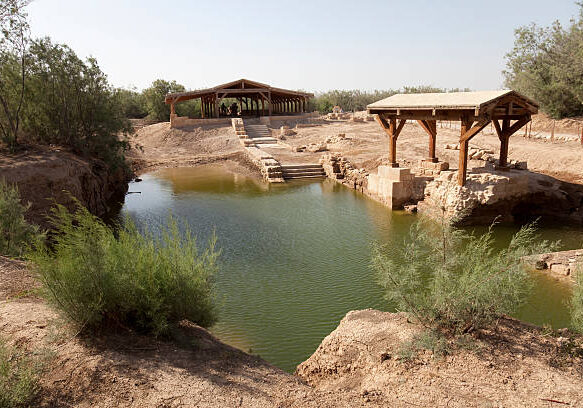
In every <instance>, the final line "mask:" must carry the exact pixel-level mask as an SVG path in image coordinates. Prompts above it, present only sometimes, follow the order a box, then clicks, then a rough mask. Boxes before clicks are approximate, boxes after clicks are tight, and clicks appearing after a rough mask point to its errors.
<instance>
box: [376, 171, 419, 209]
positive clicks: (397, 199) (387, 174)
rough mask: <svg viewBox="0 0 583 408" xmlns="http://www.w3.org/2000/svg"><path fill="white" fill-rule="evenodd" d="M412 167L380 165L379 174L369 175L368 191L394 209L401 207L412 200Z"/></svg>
mask: <svg viewBox="0 0 583 408" xmlns="http://www.w3.org/2000/svg"><path fill="white" fill-rule="evenodd" d="M414 178H415V176H414V175H413V174H412V173H411V169H409V168H406V167H390V166H379V167H378V170H377V174H370V175H369V176H368V192H369V194H370V195H372V196H373V197H376V198H378V199H379V200H380V201H382V202H383V203H385V204H386V205H388V206H389V207H390V208H392V209H401V208H403V206H404V205H405V204H408V203H409V202H411V200H412V197H413V191H414Z"/></svg>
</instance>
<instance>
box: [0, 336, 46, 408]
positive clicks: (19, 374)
mask: <svg viewBox="0 0 583 408" xmlns="http://www.w3.org/2000/svg"><path fill="white" fill-rule="evenodd" d="M39 373H40V368H39V367H38V364H37V363H36V362H35V361H34V360H33V359H31V358H28V357H26V356H25V355H23V354H22V353H19V352H18V350H16V349H15V348H12V347H8V346H7V345H6V344H5V343H4V341H3V340H2V339H0V408H15V407H28V406H31V404H32V403H33V401H34V398H35V397H36V395H37V392H38V390H39V383H38V376H39Z"/></svg>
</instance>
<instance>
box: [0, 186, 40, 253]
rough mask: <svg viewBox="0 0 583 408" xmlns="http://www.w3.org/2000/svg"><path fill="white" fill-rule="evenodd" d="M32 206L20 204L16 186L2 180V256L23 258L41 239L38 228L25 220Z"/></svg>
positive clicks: (0, 199)
mask: <svg viewBox="0 0 583 408" xmlns="http://www.w3.org/2000/svg"><path fill="white" fill-rule="evenodd" d="M29 206H30V205H23V204H22V203H21V202H20V195H19V194H18V189H17V188H16V186H12V185H10V184H8V183H6V181H5V180H4V179H0V254H1V255H5V256H10V257H21V256H22V255H23V254H24V252H25V250H26V249H27V247H28V246H29V245H31V244H32V243H33V242H34V241H35V240H36V239H37V238H39V237H40V235H39V231H38V228H37V227H36V226H33V225H31V224H29V223H28V222H27V221H26V220H25V219H24V214H25V213H26V211H27V210H28V208H29Z"/></svg>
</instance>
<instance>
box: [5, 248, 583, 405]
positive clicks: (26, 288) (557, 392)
mask: <svg viewBox="0 0 583 408" xmlns="http://www.w3.org/2000/svg"><path fill="white" fill-rule="evenodd" d="M35 287H38V283H37V282H36V280H35V279H34V278H33V277H32V276H31V275H30V273H29V271H28V270H27V268H26V265H25V264H24V263H22V262H17V261H11V260H8V259H6V258H2V257H0V336H1V337H3V338H6V339H9V344H10V345H17V346H18V347H21V348H22V349H24V350H26V351H28V352H30V353H35V354H37V355H38V354H39V353H40V354H41V355H43V356H45V358H46V357H48V358H49V363H48V364H47V366H46V371H45V372H44V373H43V374H42V377H41V392H40V395H39V400H38V401H36V404H37V405H38V406H47V407H48V406H80V407H118V406H120V407H126V406H127V407H129V406H132V407H178V406H192V407H388V406H390V407H410V406H420V407H436V406H449V407H468V406H513V407H547V406H549V404H551V402H549V401H551V400H553V401H560V402H561V403H563V404H569V406H581V404H583V394H582V393H581V389H582V387H583V377H582V373H583V366H582V364H583V361H582V360H581V357H580V356H579V357H573V356H570V355H569V354H568V350H569V347H570V346H568V345H570V344H572V343H566V341H567V340H566V337H563V338H555V337H553V336H552V335H549V334H544V333H543V332H542V331H541V329H539V328H536V327H533V326H529V325H526V324H523V323H520V322H517V321H515V320H512V319H502V320H500V321H499V323H498V325H497V328H496V330H493V331H485V332H482V333H478V334H477V335H476V337H477V339H478V340H477V342H476V343H475V344H474V345H473V346H472V347H471V349H472V350H471V351H470V350H459V351H456V352H454V353H453V354H451V355H448V356H446V357H444V358H440V357H438V356H435V355H434V354H433V353H432V352H430V351H425V352H423V353H421V355H420V356H419V358H417V359H414V360H410V361H408V360H400V359H399V358H398V354H399V353H398V350H399V348H400V347H402V343H403V342H405V341H407V340H409V339H410V338H411V336H413V335H414V334H415V333H417V332H419V331H420V328H419V326H417V325H415V324H412V323H410V322H409V321H408V320H407V318H406V317H405V316H404V315H402V314H393V313H386V312H379V311H375V310H364V311H356V312H350V313H349V314H348V315H347V316H346V317H345V318H344V319H343V320H342V322H341V324H340V326H339V327H338V328H337V329H336V330H335V331H334V332H332V333H331V334H330V335H329V336H328V337H326V339H324V341H323V342H322V344H321V345H320V346H319V347H318V349H317V350H316V351H315V353H314V354H313V355H312V356H311V357H310V358H309V359H308V360H307V361H305V362H304V363H302V364H301V365H300V366H299V367H298V370H297V373H298V375H299V376H294V375H291V374H288V373H285V372H283V371H282V370H280V369H278V368H276V367H273V366H271V365H270V364H269V363H267V362H265V361H264V360H262V359H261V358H259V357H256V356H252V355H248V354H246V353H244V352H243V351H240V350H237V349H235V348H233V347H230V346H228V345H226V344H224V343H221V342H220V341H219V340H217V339H215V338H214V337H213V336H212V335H211V334H210V333H209V332H208V331H207V330H205V329H202V328H200V327H198V326H196V325H193V324H191V323H188V322H183V324H182V325H181V328H180V330H179V331H178V332H177V333H176V334H175V336H174V339H173V340H167V341H163V340H156V339H153V338H150V337H146V336H141V335H138V334H133V333H128V332H125V333H117V334H116V333H113V334H112V333H107V334H105V333H104V334H102V335H97V336H95V337H91V338H90V337H82V336H75V333H74V332H73V331H72V330H71V329H70V328H68V327H67V325H65V324H64V323H63V321H62V320H61V319H60V318H59V317H58V315H57V314H56V313H55V312H54V311H53V310H52V309H50V308H49V307H48V306H47V305H46V304H45V302H44V301H43V300H41V299H39V298H37V297H36V296H35V295H34V292H31V291H30V289H34V288H35ZM563 335H564V336H566V334H563ZM573 339H574V341H575V342H576V343H577V342H578V343H579V344H581V342H582V339H581V338H580V337H573ZM565 345H567V346H565Z"/></svg>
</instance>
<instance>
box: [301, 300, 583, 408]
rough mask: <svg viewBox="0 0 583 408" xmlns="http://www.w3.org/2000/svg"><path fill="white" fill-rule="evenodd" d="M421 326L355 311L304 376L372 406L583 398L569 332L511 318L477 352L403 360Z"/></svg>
mask: <svg viewBox="0 0 583 408" xmlns="http://www.w3.org/2000/svg"><path fill="white" fill-rule="evenodd" d="M420 330H421V328H420V327H419V326H418V325H415V324H412V323H410V322H409V321H408V320H407V317H406V316H405V315H404V314H394V313H386V312H380V311H377V310H370V309H369V310H362V311H355V312H350V313H348V314H347V315H346V317H345V318H344V319H343V320H342V321H341V322H340V325H339V326H338V328H337V329H336V330H335V331H333V332H332V333H331V334H330V335H329V336H328V337H326V338H325V339H324V341H323V342H322V344H321V345H320V347H318V350H316V352H315V353H314V354H313V355H312V356H311V357H310V358H309V359H308V360H307V361H305V362H304V363H302V364H301V365H300V366H298V368H297V374H298V375H299V376H300V377H301V378H303V379H305V380H306V381H307V382H308V383H309V384H311V385H313V386H315V387H316V389H317V390H323V391H330V390H346V391H350V392H357V393H359V394H360V395H362V397H363V398H364V399H365V400H366V401H368V402H369V403H370V405H369V406H423V407H436V406H448V407H468V406H512V407H539V406H545V407H546V406H549V404H550V402H549V401H551V400H553V401H560V402H563V403H565V404H568V405H569V406H581V405H582V404H583V394H582V393H581V388H582V387H583V378H582V376H581V372H580V371H579V372H578V371H577V369H579V370H580V369H581V365H582V364H583V361H581V359H580V358H571V357H568V356H565V355H563V354H562V352H561V347H560V344H562V343H561V342H562V341H563V339H562V338H559V339H556V338H554V337H552V336H549V335H546V336H545V335H543V334H542V333H541V330H540V329H538V328H536V327H533V326H529V325H526V324H524V323H521V322H519V321H516V320H513V319H508V318H505V319H501V320H500V321H499V322H498V326H497V329H496V330H495V331H490V332H483V333H480V335H479V343H476V345H474V348H475V349H474V350H473V351H468V350H458V351H456V352H455V353H453V354H452V355H448V356H446V357H443V358H438V357H436V356H435V355H434V354H433V353H431V352H429V351H427V352H424V353H423V354H421V355H420V356H419V357H418V358H416V359H414V360H409V361H407V360H402V359H399V358H398V355H399V347H402V346H400V345H401V344H402V342H404V341H407V340H409V339H411V338H412V336H413V335H414V334H415V333H419V332H420ZM580 340H581V339H579V340H578V341H580Z"/></svg>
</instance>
